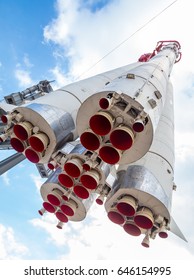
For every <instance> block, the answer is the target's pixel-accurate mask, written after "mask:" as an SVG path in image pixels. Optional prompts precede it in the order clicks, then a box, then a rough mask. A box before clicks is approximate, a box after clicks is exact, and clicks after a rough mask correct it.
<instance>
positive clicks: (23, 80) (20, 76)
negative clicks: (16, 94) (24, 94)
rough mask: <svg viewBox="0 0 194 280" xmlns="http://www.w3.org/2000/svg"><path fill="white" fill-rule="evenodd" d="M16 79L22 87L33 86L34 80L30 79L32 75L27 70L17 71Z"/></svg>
mask: <svg viewBox="0 0 194 280" xmlns="http://www.w3.org/2000/svg"><path fill="white" fill-rule="evenodd" d="M15 77H16V79H17V80H18V82H19V86H20V87H28V86H31V85H32V84H33V81H32V78H31V77H30V73H29V71H27V70H23V69H16V70H15Z"/></svg>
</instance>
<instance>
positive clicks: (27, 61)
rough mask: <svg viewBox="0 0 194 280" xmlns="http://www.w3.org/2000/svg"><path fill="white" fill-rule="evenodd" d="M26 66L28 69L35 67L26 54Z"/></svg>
mask: <svg viewBox="0 0 194 280" xmlns="http://www.w3.org/2000/svg"><path fill="white" fill-rule="evenodd" d="M24 64H25V66H26V67H27V68H31V67H33V66H34V65H33V64H32V63H31V62H30V59H29V56H28V54H24Z"/></svg>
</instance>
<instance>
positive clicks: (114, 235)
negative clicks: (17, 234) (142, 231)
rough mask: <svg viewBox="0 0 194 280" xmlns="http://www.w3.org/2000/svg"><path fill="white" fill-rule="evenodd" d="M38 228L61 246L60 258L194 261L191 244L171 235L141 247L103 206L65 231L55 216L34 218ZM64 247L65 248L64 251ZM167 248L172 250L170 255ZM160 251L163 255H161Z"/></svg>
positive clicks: (35, 225)
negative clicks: (148, 245)
mask: <svg viewBox="0 0 194 280" xmlns="http://www.w3.org/2000/svg"><path fill="white" fill-rule="evenodd" d="M31 223H32V224H33V226H34V227H38V228H41V229H43V230H44V231H45V232H46V233H47V234H48V238H47V242H49V243H50V242H52V243H53V244H54V245H56V246H57V247H58V248H59V247H60V252H61V255H59V258H60V259H70V260H79V259H82V260H89V259H90V260H91V259H93V260H97V259H101V260H102V259H112V260H116V259H120V260H122V259H123V260H124V259H125V260H127V259H132V258H133V259H145V258H146V259H153V258H154V259H156V260H157V259H177V260H178V259H192V258H194V254H193V255H192V254H191V253H190V252H189V250H188V248H187V244H186V243H185V242H183V241H181V242H180V241H177V238H176V237H173V235H172V234H170V236H169V238H168V240H163V239H160V238H159V237H158V238H157V239H156V240H151V246H150V248H149V249H145V248H144V247H142V246H141V241H142V239H143V236H141V237H138V238H137V237H132V236H130V235H128V234H126V233H125V232H124V231H123V229H122V228H121V227H120V226H118V225H115V224H113V223H111V222H110V221H109V220H108V218H107V215H106V213H105V210H104V209H103V207H100V206H96V205H94V206H93V207H92V209H91V210H90V213H89V215H88V218H86V221H84V222H79V223H76V222H69V223H67V224H66V225H65V226H64V229H63V230H59V229H57V228H56V227H55V225H56V224H57V220H56V218H55V217H54V215H52V214H48V215H44V216H43V218H41V219H33V220H31ZM61 248H64V250H62V249H61ZM164 248H169V250H168V252H166V250H164ZM158 252H160V253H158Z"/></svg>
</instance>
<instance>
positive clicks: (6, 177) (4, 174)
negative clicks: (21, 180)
mask: <svg viewBox="0 0 194 280" xmlns="http://www.w3.org/2000/svg"><path fill="white" fill-rule="evenodd" d="M8 174H9V172H8V171H7V172H5V173H3V174H2V175H1V177H2V179H3V182H4V184H5V185H6V186H9V185H10V178H9V176H8Z"/></svg>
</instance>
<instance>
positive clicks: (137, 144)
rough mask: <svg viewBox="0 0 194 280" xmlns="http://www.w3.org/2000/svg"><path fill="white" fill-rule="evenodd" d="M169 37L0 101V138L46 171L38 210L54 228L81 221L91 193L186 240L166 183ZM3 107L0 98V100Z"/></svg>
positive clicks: (127, 222) (137, 227) (117, 213)
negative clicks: (105, 67) (26, 97)
mask: <svg viewBox="0 0 194 280" xmlns="http://www.w3.org/2000/svg"><path fill="white" fill-rule="evenodd" d="M180 48H181V47H180V44H179V42H177V41H159V42H158V43H157V45H156V48H155V49H154V51H153V52H152V53H148V54H144V55H142V56H141V57H140V58H139V60H138V61H137V62H135V63H132V64H128V65H126V66H122V67H120V68H117V69H114V70H110V71H108V72H105V73H101V74H98V75H96V76H93V77H90V78H87V79H84V80H80V81H77V82H74V83H72V84H69V85H66V86H64V87H62V88H60V89H58V90H55V91H51V92H45V94H43V95H42V96H41V97H39V98H38V99H35V100H31V101H28V102H24V103H23V104H22V105H20V106H14V105H9V106H7V105H6V106H4V105H3V104H2V103H1V104H0V107H1V108H2V109H4V111H6V112H7V113H6V114H4V115H2V116H1V120H2V122H3V123H4V124H5V129H4V134H1V135H0V141H1V142H3V141H6V139H10V144H11V146H12V147H13V149H15V150H16V151H17V152H18V153H21V154H23V155H24V156H25V157H26V158H27V159H28V160H29V161H30V162H32V163H35V164H38V163H40V164H47V166H48V168H49V169H50V170H52V174H51V175H50V176H49V177H48V179H47V180H46V181H45V183H44V184H43V185H42V186H41V188H40V195H41V197H42V201H43V202H42V207H41V209H40V210H39V211H38V212H39V214H40V215H43V214H44V213H45V212H49V213H50V214H52V215H55V217H56V225H57V227H58V228H59V229H62V228H63V226H64V225H65V224H66V223H68V222H69V221H82V220H83V219H84V218H85V217H86V215H87V212H88V210H89V208H90V207H91V205H92V204H93V203H94V202H95V203H97V204H98V205H104V207H105V209H106V212H107V216H108V218H109V220H110V222H113V223H114V224H115V226H120V227H121V229H122V230H123V232H125V233H127V234H129V235H131V236H134V237H135V236H140V235H143V236H144V238H143V241H142V245H143V246H144V247H149V243H150V239H155V238H156V236H159V237H160V238H167V237H168V231H172V232H173V233H174V234H176V235H178V236H179V237H180V238H182V239H183V240H185V241H186V239H185V237H184V235H183V234H182V232H181V231H180V229H179V228H178V226H177V225H176V223H175V222H174V220H173V218H172V217H171V202H172V194H173V190H175V189H176V185H175V183H174V119H173V114H174V112H173V87H172V84H171V82H170V74H171V71H172V68H173V66H174V64H175V63H177V62H178V61H179V60H180V59H181V52H180ZM5 107H6V108H5Z"/></svg>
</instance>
